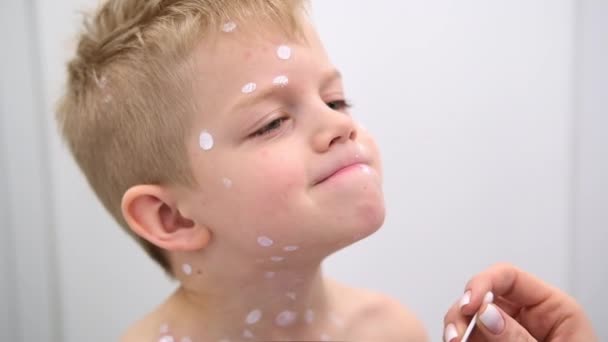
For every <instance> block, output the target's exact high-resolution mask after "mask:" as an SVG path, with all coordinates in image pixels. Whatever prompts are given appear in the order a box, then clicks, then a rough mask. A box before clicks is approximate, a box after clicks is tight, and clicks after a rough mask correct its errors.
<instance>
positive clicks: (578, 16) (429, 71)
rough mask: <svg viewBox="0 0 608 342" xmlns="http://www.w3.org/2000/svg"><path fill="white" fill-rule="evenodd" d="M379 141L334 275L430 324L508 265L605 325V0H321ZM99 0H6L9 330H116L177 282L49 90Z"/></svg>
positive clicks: (61, 333)
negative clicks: (115, 203)
mask: <svg viewBox="0 0 608 342" xmlns="http://www.w3.org/2000/svg"><path fill="white" fill-rule="evenodd" d="M312 2H313V17H314V20H315V22H316V24H317V27H318V29H319V31H320V34H321V36H322V38H323V40H324V41H325V43H326V45H327V49H328V50H329V53H330V55H331V56H332V58H333V60H334V62H335V63H336V65H337V66H338V67H339V68H340V69H341V70H342V72H343V74H344V75H345V84H346V88H347V94H349V96H350V97H351V99H352V101H353V102H354V104H355V108H354V114H355V116H357V117H358V119H359V120H361V121H362V122H363V123H364V125H365V126H366V127H367V128H368V129H369V130H370V131H371V132H372V133H373V134H374V135H375V136H376V138H377V139H378V142H379V144H380V147H381V149H382V152H383V158H384V167H385V180H386V181H385V191H386V201H387V208H388V212H387V219H386V223H385V226H384V227H383V228H382V229H381V230H380V231H378V232H377V233H376V234H375V235H373V236H371V237H370V238H368V239H366V240H364V241H361V242H359V243H358V244H356V245H354V246H351V247H349V248H347V249H345V250H343V251H340V252H339V253H337V254H335V255H334V256H332V257H330V258H329V259H328V260H327V262H326V264H325V269H326V271H327V273H328V274H330V275H331V276H333V277H336V278H338V279H340V280H342V281H344V282H347V283H349V284H351V285H354V286H361V287H366V288H371V289H375V290H378V291H382V292H385V293H387V294H389V295H392V296H394V297H396V298H398V299H399V300H400V301H401V302H403V303H404V304H405V305H407V306H408V307H409V308H410V309H411V310H413V311H414V312H415V313H416V314H417V315H418V316H419V317H420V318H421V319H422V320H423V322H424V323H425V325H426V328H427V329H428V331H429V334H430V335H431V337H432V340H434V341H438V340H440V339H441V334H442V328H443V327H442V319H443V315H444V313H445V312H446V311H447V309H448V308H449V306H450V305H451V304H452V303H453V302H454V301H456V300H457V299H458V298H459V297H460V295H461V294H462V292H463V289H464V285H465V283H466V281H467V280H468V279H469V278H470V277H471V276H472V275H474V274H475V273H477V272H479V271H481V270H483V269H484V268H486V267H487V266H489V265H491V264H493V263H495V262H498V261H506V262H511V263H514V264H516V265H517V266H520V267H522V268H524V269H526V270H528V271H530V272H532V273H534V274H536V275H538V276H539V277H541V278H543V279H544V280H546V281H548V282H550V283H552V284H554V285H556V286H558V287H559V288H561V289H563V290H565V291H567V292H568V293H570V294H572V295H574V296H575V297H576V298H577V299H578V300H579V301H580V303H582V305H583V306H584V307H585V309H586V310H587V312H588V314H589V316H590V317H591V319H592V320H593V322H594V325H595V328H596V329H597V330H598V333H599V335H600V340H607V341H608V325H606V324H605V322H608V309H607V308H608V294H607V293H606V284H608V248H606V246H607V245H608V134H607V132H608V65H607V62H606V61H608V20H606V18H608V1H605V0H579V1H574V0H535V1H529V0H525V1H524V0H510V1H506V0H494V1H482V0H459V1H455V0H424V1H422V0H418V1H416V0H402V1H394V0H376V1H373V2H370V1H353V0H323V1H320V0H316V1H315V0H313V1H312ZM96 3H97V2H96V1H91V0H55V1H42V0H1V1H0V42H1V44H0V51H1V52H0V194H2V195H1V196H0V340H2V341H28V342H29V341H66V342H77V341H114V340H117V338H118V336H119V335H120V333H121V332H122V331H123V330H124V329H125V328H126V327H127V326H128V325H129V324H130V323H131V322H133V321H134V320H136V319H138V318H139V317H141V316H142V315H143V314H144V313H145V312H147V311H149V310H150V309H151V308H153V307H154V306H155V305H156V304H157V303H159V302H160V301H161V300H162V299H163V298H164V297H165V296H166V295H168V293H169V292H170V291H171V290H172V289H173V288H174V287H175V286H176V285H175V284H174V283H172V282H170V281H169V280H167V278H166V277H165V276H164V275H163V273H162V272H161V270H160V269H159V268H157V267H156V266H155V265H154V264H153V263H152V262H151V261H150V260H148V259H147V257H145V255H144V253H143V252H142V251H141V250H140V248H139V247H138V246H137V245H136V244H135V243H134V242H132V241H131V240H129V239H128V238H127V236H126V235H125V234H124V233H122V231H121V230H120V229H119V228H118V227H117V226H116V224H114V222H113V221H112V220H111V219H110V217H109V215H108V214H106V212H105V211H104V210H103V209H102V207H101V205H100V204H99V203H98V202H97V201H96V199H95V197H94V195H93V193H92V192H91V190H90V189H89V188H88V186H87V185H86V183H85V181H84V177H83V176H82V175H81V174H80V172H79V170H78V169H77V167H76V166H75V163H74V162H73V161H72V159H71V157H70V156H69V154H68V153H67V150H66V148H65V146H64V145H63V144H62V143H61V141H60V140H59V138H58V134H57V130H56V126H55V123H54V121H53V108H54V105H55V102H56V101H57V97H58V95H59V94H60V93H61V89H62V86H63V84H64V75H65V74H64V72H65V63H66V60H67V59H68V58H69V57H70V56H72V54H73V48H74V44H75V43H74V36H75V33H76V32H77V30H78V28H79V24H80V22H81V15H80V13H81V12H82V11H88V10H91V9H93V8H94V7H95V5H96Z"/></svg>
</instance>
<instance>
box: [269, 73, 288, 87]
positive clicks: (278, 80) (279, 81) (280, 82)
mask: <svg viewBox="0 0 608 342" xmlns="http://www.w3.org/2000/svg"><path fill="white" fill-rule="evenodd" d="M272 84H274V85H277V86H279V87H285V86H287V85H288V84H289V78H288V77H287V76H285V75H281V76H277V77H275V78H274V80H272Z"/></svg>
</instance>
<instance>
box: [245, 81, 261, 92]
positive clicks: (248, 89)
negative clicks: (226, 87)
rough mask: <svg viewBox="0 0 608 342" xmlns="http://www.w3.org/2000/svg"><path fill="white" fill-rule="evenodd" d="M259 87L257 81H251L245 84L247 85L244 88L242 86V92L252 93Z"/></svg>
mask: <svg viewBox="0 0 608 342" xmlns="http://www.w3.org/2000/svg"><path fill="white" fill-rule="evenodd" d="M257 88H258V85H257V84H255V83H253V82H250V83H247V84H245V85H244V86H243V88H241V92H242V93H243V94H251V93H253V92H254V91H255V90H256V89H257Z"/></svg>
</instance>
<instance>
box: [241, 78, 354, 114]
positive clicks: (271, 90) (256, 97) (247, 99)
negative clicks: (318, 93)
mask: <svg viewBox="0 0 608 342" xmlns="http://www.w3.org/2000/svg"><path fill="white" fill-rule="evenodd" d="M341 79H342V73H340V71H339V70H338V69H331V70H329V71H326V72H324V73H323V76H322V77H321V83H320V88H319V89H325V88H327V86H329V85H330V84H331V83H333V82H335V81H337V80H341ZM277 90H278V88H277V87H276V86H269V87H267V88H264V89H262V90H258V91H256V92H254V94H243V95H242V96H239V99H238V100H237V102H236V103H235V104H234V105H233V106H231V107H230V111H231V112H234V111H237V110H239V109H242V108H247V107H249V106H252V105H254V104H256V103H259V102H263V101H264V100H267V99H269V98H271V97H273V96H274V95H275V94H276V91H277Z"/></svg>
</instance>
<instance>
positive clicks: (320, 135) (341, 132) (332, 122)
mask: <svg viewBox="0 0 608 342" xmlns="http://www.w3.org/2000/svg"><path fill="white" fill-rule="evenodd" d="M317 123H318V124H317V127H316V131H315V133H314V134H313V138H312V140H313V141H312V144H313V148H314V150H315V151H316V152H326V151H327V150H329V149H331V148H332V147H333V146H334V145H339V144H342V143H346V142H348V141H354V140H355V139H357V128H356V124H355V122H354V120H353V118H352V117H351V116H350V115H348V114H346V113H342V112H338V111H335V110H332V109H331V108H327V107H326V109H325V110H324V111H323V112H322V113H320V115H319V120H318V121H317Z"/></svg>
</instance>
